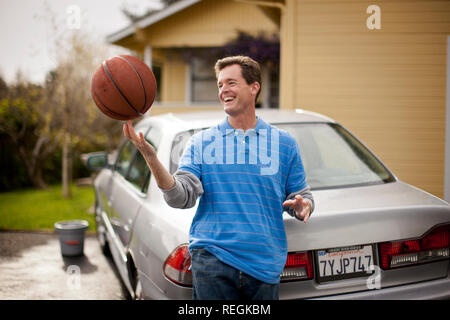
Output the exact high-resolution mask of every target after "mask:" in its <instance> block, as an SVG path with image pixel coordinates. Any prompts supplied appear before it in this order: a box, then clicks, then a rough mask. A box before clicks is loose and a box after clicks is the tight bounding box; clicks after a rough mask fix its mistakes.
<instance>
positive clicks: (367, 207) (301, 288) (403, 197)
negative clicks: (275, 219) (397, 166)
mask: <svg viewBox="0 0 450 320" xmlns="http://www.w3.org/2000/svg"><path fill="white" fill-rule="evenodd" d="M313 195H314V200H315V211H314V213H313V215H312V216H311V218H310V220H309V221H308V223H306V224H305V223H302V222H300V221H298V220H296V219H294V218H292V217H290V216H288V215H285V227H286V233H287V239H288V251H289V252H298V251H311V253H312V260H313V265H314V271H315V272H314V279H313V280H309V281H308V280H307V281H296V282H286V283H282V286H281V287H280V298H288V299H292V298H299V297H314V296H323V295H333V294H340V293H343V292H354V291H361V290H369V289H374V288H380V287H381V288H385V287H389V286H395V285H401V284H406V283H413V282H418V281H426V280H431V279H436V278H442V277H446V276H447V273H448V269H449V260H448V258H447V259H444V260H440V261H435V262H431V263H426V264H420V265H414V266H406V267H405V266H403V267H400V268H392V269H390V270H382V269H381V268H379V267H378V265H379V260H380V258H379V245H378V243H381V242H385V241H394V240H403V239H413V238H419V237H421V236H423V235H424V234H425V233H427V232H428V231H429V230H431V229H432V228H433V227H434V226H436V225H441V224H446V223H447V224H448V223H449V222H450V207H449V206H448V204H447V203H446V202H444V201H442V200H440V199H438V198H436V197H434V196H432V195H430V194H427V193H425V192H423V191H421V190H419V189H416V188H414V187H411V186H410V185H408V184H405V183H403V182H393V183H387V184H383V185H376V186H366V187H353V188H340V189H331V190H321V191H313ZM349 208H350V209H349ZM360 245H362V246H360ZM364 245H366V246H364ZM342 247H346V249H345V251H340V249H335V250H329V249H333V248H342ZM355 249H358V250H356V251H364V250H365V251H364V252H365V253H363V254H360V256H361V257H362V258H361V257H358V256H355V257H352V258H350V259H353V261H350V263H349V261H344V266H345V262H347V269H351V268H354V270H353V272H354V271H358V266H359V267H361V266H362V268H361V269H360V270H359V271H360V272H359V274H358V276H356V277H352V276H351V275H350V276H347V277H346V276H343V275H339V276H338V275H337V274H333V276H331V274H330V266H329V265H328V264H329V263H334V262H333V261H329V262H328V263H327V262H326V261H323V259H322V257H321V255H325V254H328V255H330V254H339V253H340V252H348V251H349V250H355ZM356 251H355V252H356ZM369 251H372V254H373V256H372V257H370V256H369V257H368V261H367V263H366V265H365V266H364V264H361V259H364V256H366V254H367V253H368V252H369ZM447 257H448V253H447ZM341 258H342V257H341ZM350 259H347V260H350ZM358 259H359V261H358ZM370 259H372V261H370ZM341 260H342V259H341ZM337 261H339V259H338V260H337ZM363 261H364V260H363ZM369 261H370V262H369ZM351 262H354V263H353V264H352V263H351ZM358 262H359V264H358ZM337 263H339V262H337ZM340 263H341V266H340V270H339V268H337V269H336V268H335V272H336V270H337V271H342V270H343V269H342V261H341V262H340ZM368 263H370V264H371V265H373V264H374V263H375V267H373V273H371V274H369V273H368V270H367V269H368V268H367V266H368ZM322 268H323V269H322ZM327 268H328V269H327ZM331 269H332V267H331ZM355 274H356V273H354V274H353V276H355Z"/></svg>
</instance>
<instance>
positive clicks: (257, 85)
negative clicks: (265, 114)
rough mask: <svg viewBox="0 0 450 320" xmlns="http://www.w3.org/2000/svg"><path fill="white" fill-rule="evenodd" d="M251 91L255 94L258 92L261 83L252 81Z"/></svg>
mask: <svg viewBox="0 0 450 320" xmlns="http://www.w3.org/2000/svg"><path fill="white" fill-rule="evenodd" d="M251 88H252V93H253V94H254V95H255V96H256V95H257V94H258V92H259V90H261V85H260V84H259V82H256V81H255V82H253V83H252V87H251Z"/></svg>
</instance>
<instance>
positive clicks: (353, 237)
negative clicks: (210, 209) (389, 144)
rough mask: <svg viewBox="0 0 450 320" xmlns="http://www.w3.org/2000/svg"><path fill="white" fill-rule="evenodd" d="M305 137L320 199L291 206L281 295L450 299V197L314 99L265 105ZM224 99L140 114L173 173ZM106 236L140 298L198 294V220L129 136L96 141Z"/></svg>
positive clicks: (106, 247)
mask: <svg viewBox="0 0 450 320" xmlns="http://www.w3.org/2000/svg"><path fill="white" fill-rule="evenodd" d="M257 114H258V115H259V116H261V118H262V119H264V120H265V121H267V122H270V123H271V124H272V125H275V126H277V127H280V128H281V129H284V130H286V131H288V132H289V133H290V134H291V135H292V136H293V137H295V139H296V140H297V142H298V144H299V147H300V150H301V154H302V159H303V163H304V167H305V170H306V175H307V181H308V184H309V185H310V187H311V190H312V193H313V196H314V199H315V211H314V213H313V214H312V216H311V219H310V220H309V221H308V223H306V224H305V223H302V222H300V221H299V220H296V219H294V218H293V217H291V216H290V215H288V214H287V213H284V214H283V219H284V225H285V230H286V234H287V240H288V258H287V260H286V265H285V268H284V271H283V273H282V275H281V284H280V291H279V296H280V299H303V298H311V299H436V298H437V299H448V298H449V297H450V274H449V261H450V260H449V247H450V245H449V235H450V206H449V204H448V203H447V202H445V201H443V200H441V199H439V198H437V197H435V196H433V195H431V194H429V193H426V192H424V191H422V190H420V189H418V188H416V187H413V186H411V185H408V184H406V183H404V182H402V181H400V180H398V179H397V178H396V176H395V175H394V174H393V173H392V172H391V171H390V170H389V169H388V168H387V167H386V166H385V165H383V163H382V162H381V161H380V160H379V159H378V158H377V157H376V156H375V155H374V154H373V153H372V152H371V151H369V150H368V148H367V147H365V146H364V145H363V144H362V143H361V142H360V141H359V140H358V139H357V138H355V137H354V136H353V135H352V134H351V133H349V131H347V130H346V129H345V128H344V127H343V126H342V125H340V124H338V123H336V122H335V121H333V120H332V119H329V118H327V117H325V116H322V115H319V114H316V113H312V112H307V111H303V110H295V111H281V110H260V111H259V112H257ZM224 118H225V113H224V112H223V111H217V112H202V113H184V114H166V115H161V116H151V117H146V118H144V119H143V120H142V121H140V122H139V123H138V124H137V125H136V126H135V130H136V131H137V132H139V131H142V132H143V133H144V134H145V136H146V139H147V140H148V141H149V142H150V143H151V144H152V145H153V146H154V147H155V148H156V149H157V152H158V157H159V159H160V160H161V162H162V163H163V164H165V166H166V168H167V169H169V171H170V172H171V173H174V172H175V171H176V169H177V166H178V160H179V159H180V156H181V154H182V152H183V150H184V148H185V147H186V143H187V141H188V140H189V138H190V137H191V136H192V134H194V133H195V132H196V131H199V130H202V129H205V128H209V127H212V126H214V125H216V124H218V123H219V122H220V121H222V120H223V119H224ZM87 163H88V166H89V167H90V168H91V169H94V170H100V172H99V174H98V176H97V178H96V179H95V183H94V184H95V199H96V210H95V214H96V222H97V232H98V238H99V242H100V245H101V247H102V249H103V251H104V252H105V253H108V252H110V253H111V254H112V257H113V259H114V261H115V264H116V265H117V268H118V270H119V273H120V275H121V277H122V279H123V282H124V284H125V286H126V287H127V289H128V290H129V292H130V294H131V296H132V297H134V298H136V299H141V298H145V299H191V295H192V289H191V286H192V274H191V272H190V268H189V267H190V255H189V251H188V243H189V237H188V234H189V228H190V224H191V221H192V218H193V216H194V214H195V211H196V206H195V207H194V208H191V209H175V208H171V207H169V206H168V205H167V204H166V202H165V200H164V199H163V194H162V192H161V191H160V190H159V189H158V187H157V185H156V183H155V179H152V177H151V172H149V169H148V167H147V165H146V163H145V161H144V159H143V157H142V156H141V155H140V153H139V152H137V151H136V148H135V147H134V146H133V144H131V143H130V142H129V141H128V140H124V142H123V143H122V145H121V146H120V148H119V149H118V150H117V152H116V153H115V154H114V155H107V154H106V153H102V152H100V153H93V154H90V155H89V156H88V158H87Z"/></svg>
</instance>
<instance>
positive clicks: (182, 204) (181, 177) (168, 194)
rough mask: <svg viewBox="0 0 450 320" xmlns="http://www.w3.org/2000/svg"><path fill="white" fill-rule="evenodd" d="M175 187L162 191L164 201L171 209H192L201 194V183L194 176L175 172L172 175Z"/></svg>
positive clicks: (188, 173) (179, 171)
mask: <svg viewBox="0 0 450 320" xmlns="http://www.w3.org/2000/svg"><path fill="white" fill-rule="evenodd" d="M173 177H174V178H175V186H173V187H172V188H171V189H168V190H162V192H163V194H164V200H166V202H167V204H168V205H169V206H171V207H173V208H180V209H186V208H192V207H193V206H194V205H195V203H196V201H197V198H198V197H200V196H201V195H202V194H203V186H202V182H201V181H200V179H199V178H197V177H196V176H195V175H194V174H192V173H191V172H187V171H181V170H177V172H175V174H174V175H173Z"/></svg>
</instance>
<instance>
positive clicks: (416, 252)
mask: <svg viewBox="0 0 450 320" xmlns="http://www.w3.org/2000/svg"><path fill="white" fill-rule="evenodd" d="M449 239H450V225H445V226H440V227H437V228H434V229H432V230H431V231H430V232H428V233H427V234H425V235H424V236H423V237H421V238H420V239H415V240H405V241H394V242H384V243H380V244H379V252H380V261H381V268H383V269H385V270H386V269H391V268H396V267H403V266H409V265H413V264H419V263H425V262H431V261H436V260H441V259H448V258H449V253H450V245H449Z"/></svg>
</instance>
